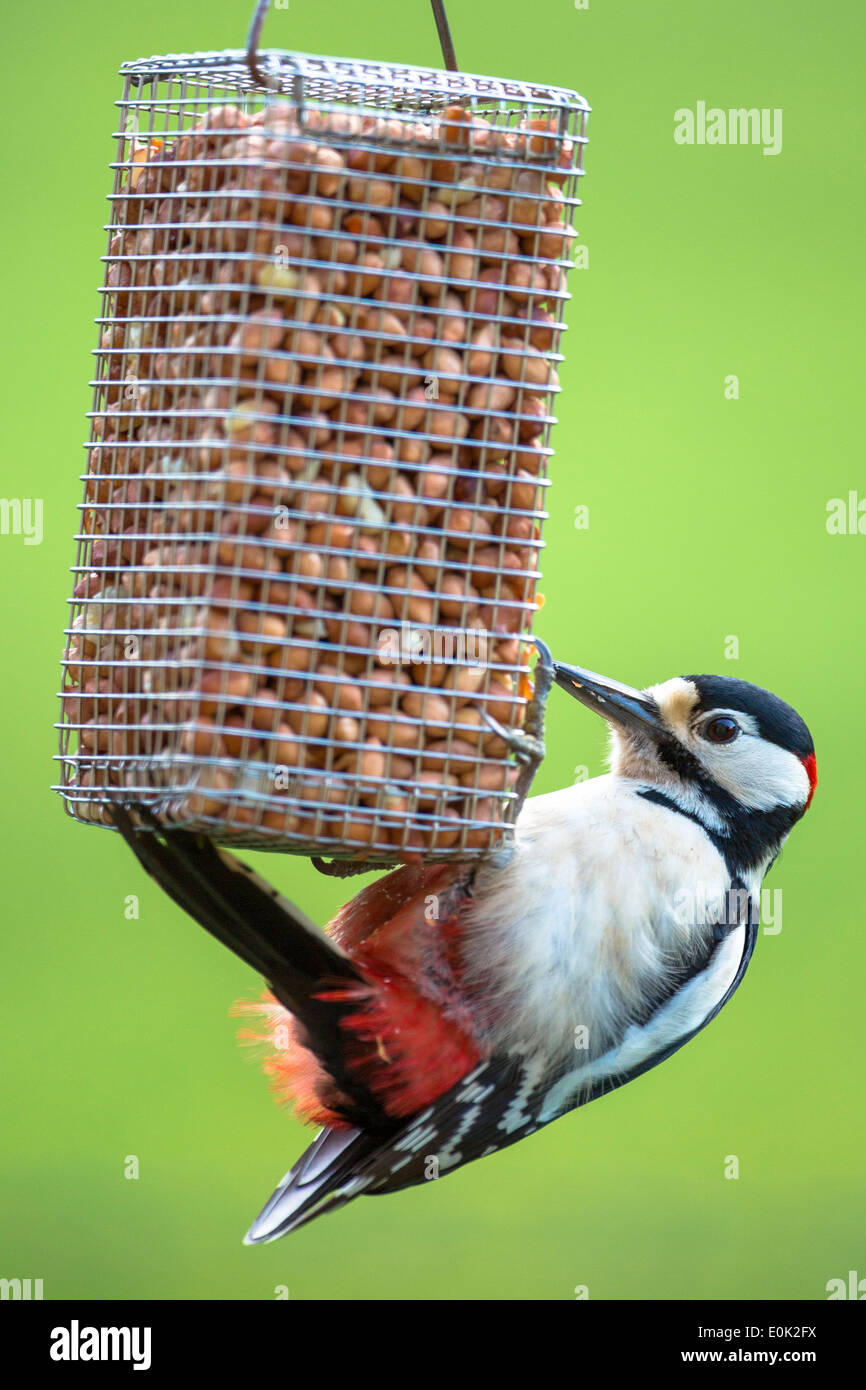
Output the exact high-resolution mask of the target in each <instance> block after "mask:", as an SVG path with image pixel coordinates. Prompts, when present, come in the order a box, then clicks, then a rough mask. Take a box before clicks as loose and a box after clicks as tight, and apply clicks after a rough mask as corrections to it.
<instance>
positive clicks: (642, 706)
mask: <svg viewBox="0 0 866 1390" xmlns="http://www.w3.org/2000/svg"><path fill="white" fill-rule="evenodd" d="M553 672H554V675H553V678H554V680H555V681H556V684H557V685H561V686H562V689H563V690H567V691H568V692H569V694H570V695H573V696H574V698H575V700H579V701H580V703H581V704H582V705H586V707H587V709H591V710H594V711H595V713H596V714H600V715H601V716H602V718H603V719H607V720H608V721H609V722H610V723H613V724H621V725H623V726H624V727H625V728H627V729H634V730H635V732H637V733H641V734H644V735H648V736H649V737H650V738H652V739H654V740H657V739H659V738H660V737H661V735H662V734H666V733H668V729H667V728H666V726H665V724H664V722H663V720H662V718H661V715H660V713H659V709H658V706H657V704H656V702H655V700H653V699H651V697H650V696H649V695H645V694H644V692H643V691H642V690H634V689H633V688H632V687H631V686H630V685H620V683H619V681H610V680H607V679H606V678H605V677H604V676H598V675H596V673H595V671H584V670H583V669H582V668H581V667H580V666H564V665H563V664H562V662H560V661H555V662H554V663H553Z"/></svg>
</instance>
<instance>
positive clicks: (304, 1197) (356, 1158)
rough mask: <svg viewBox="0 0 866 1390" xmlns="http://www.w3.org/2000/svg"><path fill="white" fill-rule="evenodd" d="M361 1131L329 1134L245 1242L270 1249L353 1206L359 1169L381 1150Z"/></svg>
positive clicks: (307, 1154)
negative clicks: (274, 1243)
mask: <svg viewBox="0 0 866 1390" xmlns="http://www.w3.org/2000/svg"><path fill="white" fill-rule="evenodd" d="M380 1142H381V1141H380V1140H378V1139H375V1138H374V1137H373V1136H372V1135H369V1134H364V1133H362V1132H361V1130H359V1129H323V1130H322V1131H321V1133H320V1134H317V1135H316V1138H315V1139H314V1140H313V1142H312V1144H311V1145H310V1147H309V1148H308V1149H305V1150H304V1152H303V1153H302V1154H301V1157H300V1158H299V1159H298V1161H297V1163H295V1164H294V1165H293V1166H292V1167H291V1168H290V1169H289V1171H288V1173H287V1174H286V1176H285V1177H284V1178H283V1180H282V1182H281V1183H280V1184H279V1185H278V1187H277V1188H276V1189H275V1191H274V1193H273V1195H272V1196H271V1197H269V1198H268V1200H267V1202H266V1203H265V1205H264V1206H263V1207H262V1210H261V1211H260V1212H259V1214H258V1216H257V1217H256V1219H255V1221H254V1222H253V1224H252V1226H251V1227H250V1229H249V1230H248V1232H247V1234H246V1235H245V1236H244V1244H245V1245H265V1244H267V1243H268V1241H272V1240H278V1239H279V1238H280V1236H285V1235H288V1234H289V1232H290V1231H296V1230H297V1229H298V1227H299V1226H305V1225H306V1224H307V1222H308V1221H312V1220H314V1219H315V1217H317V1216H322V1215H323V1214H324V1213H325V1212H326V1211H335V1210H336V1209H337V1207H342V1206H345V1204H346V1203H347V1202H351V1200H352V1198H353V1197H354V1196H357V1193H355V1192H353V1191H351V1190H347V1191H345V1192H341V1191H340V1189H341V1187H344V1186H345V1187H346V1188H349V1187H350V1185H351V1181H352V1178H353V1177H354V1174H355V1172H356V1169H357V1167H358V1165H359V1164H360V1163H362V1162H363V1161H364V1159H366V1158H369V1157H370V1155H371V1154H373V1153H375V1152H376V1150H377V1149H378V1148H379V1146H380Z"/></svg>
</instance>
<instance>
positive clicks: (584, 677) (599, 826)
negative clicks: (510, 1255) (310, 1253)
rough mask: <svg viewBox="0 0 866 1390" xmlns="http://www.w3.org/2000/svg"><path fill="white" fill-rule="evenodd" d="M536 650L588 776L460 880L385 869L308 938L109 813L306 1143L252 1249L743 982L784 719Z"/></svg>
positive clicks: (584, 1093) (703, 679)
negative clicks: (191, 921)
mask: <svg viewBox="0 0 866 1390" xmlns="http://www.w3.org/2000/svg"><path fill="white" fill-rule="evenodd" d="M538 645H539V649H540V651H541V662H540V663H539V665H540V666H542V667H543V669H544V670H545V671H546V673H547V677H548V680H549V679H550V678H551V677H552V678H553V679H555V681H556V683H557V684H558V685H559V686H561V687H562V688H564V689H565V690H567V691H568V692H569V693H570V694H572V695H573V696H575V698H576V699H578V700H579V701H580V702H581V703H582V704H584V705H586V706H588V707H589V708H590V709H593V710H595V711H597V712H598V713H599V714H601V715H602V716H603V717H604V718H605V719H606V720H607V721H608V722H609V724H610V728H611V733H612V752H611V771H610V773H609V774H608V775H607V776H602V777H597V778H595V779H593V780H590V781H585V782H580V783H577V784H576V785H574V786H569V787H566V788H565V789H563V790H562V791H558V792H554V793H552V794H551V795H547V796H538V797H533V798H532V799H531V800H529V801H528V802H527V803H526V805H525V806H524V808H523V810H522V811H521V813H520V815H519V818H518V820H517V824H516V828H515V835H514V839H513V843H512V844H511V845H510V846H509V848H508V849H507V850H505V851H503V852H502V853H501V854H499V855H498V856H496V857H494V858H491V859H490V860H487V861H484V862H483V863H481V864H480V865H479V866H477V867H476V866H474V865H472V864H465V863H464V864H454V865H451V864H447V865H439V866H426V867H425V866H418V865H406V866H404V867H402V868H399V869H397V870H395V871H394V872H393V873H390V874H389V875H388V876H386V877H384V878H382V879H380V880H378V881H377V882H375V883H373V884H372V885H371V886H369V887H367V888H365V889H363V891H362V892H360V893H359V894H358V895H357V896H356V897H355V898H354V899H353V900H352V901H351V902H349V903H348V904H347V905H346V906H345V907H344V908H342V910H341V911H340V912H339V913H338V914H337V916H336V918H335V919H334V920H333V922H331V923H330V925H329V927H328V928H327V932H328V934H327V935H323V934H322V933H321V932H320V931H319V930H318V928H317V927H316V926H315V925H314V923H313V922H311V921H310V920H309V919H308V918H307V917H305V916H304V914H303V913H302V912H301V911H299V909H298V908H297V907H295V906H294V905H293V904H292V903H290V902H288V901H286V900H285V899H283V898H282V897H281V896H280V895H279V894H278V893H277V892H276V891H275V890H274V889H272V888H270V887H269V886H268V885H267V884H266V883H264V882H263V881H262V880H261V879H260V878H259V877H258V876H257V875H256V874H254V873H253V872H252V871H251V870H250V869H249V868H247V867H246V866H245V865H244V864H242V863H240V862H239V861H238V860H237V859H236V858H234V857H233V856H232V855H230V854H227V853H224V852H222V851H220V850H218V849H216V848H215V846H214V845H213V844H211V843H210V842H209V841H208V840H207V839H206V838H204V837H203V836H200V835H197V834H194V833H191V832H188V831H183V830H178V829H172V828H170V827H169V826H167V825H164V824H161V823H160V822H158V821H156V820H155V818H154V817H153V816H151V815H150V813H148V812H147V811H145V810H144V809H143V808H139V807H136V808H134V814H135V820H133V818H132V817H131V816H130V815H129V814H128V812H127V811H126V810H124V809H123V808H121V807H115V809H114V816H115V820H116V824H117V826H118V828H119V829H120V830H121V832H122V833H123V834H124V836H125V837H126V839H127V840H128V842H129V843H130V845H131V846H132V848H133V849H134V851H135V853H136V854H137V855H138V857H139V859H140V860H141V862H142V863H143V865H144V866H145V868H146V869H148V871H149V872H150V873H151V874H152V875H153V876H154V877H155V878H156V880H157V881H158V882H159V883H160V884H161V886H162V887H163V888H164V889H165V890H166V891H167V892H168V893H169V894H170V895H171V896H172V897H173V898H174V899H175V901H176V902H178V903H179V904H180V906H181V907H183V908H185V909H186V911H187V912H189V913H190V914H191V915H192V916H193V917H194V918H195V919H196V920H197V921H198V922H200V923H201V924H202V925H203V926H204V927H206V928H207V929H208V930H209V931H210V932H212V933H213V935H214V936H216V937H217V938H218V939H219V940H220V941H222V942H224V943H225V944H226V945H228V946H229V947H231V949H232V950H234V951H235V952H237V954H238V955H240V956H241V957H242V958H243V959H244V960H245V961H247V962H248V964H250V965H251V966H252V967H253V968H254V969H255V970H257V971H259V972H260V973H261V974H262V975H263V976H264V977H265V979H266V981H267V982H268V984H269V986H270V992H269V993H268V994H267V995H266V996H265V997H264V999H263V1001H262V1003H260V1004H256V1005H248V1006H247V1007H248V1008H249V1009H251V1010H253V1011H255V1012H257V1013H258V1014H259V1015H260V1016H261V1019H262V1021H263V1027H264V1034H265V1036H266V1037H267V1039H269V1041H270V1043H271V1046H272V1049H273V1050H272V1052H271V1054H270V1056H269V1058H268V1060H267V1062H266V1069H267V1070H268V1071H269V1072H270V1074H271V1076H272V1079H273V1081H274V1084H275V1088H276V1090H277V1091H278V1093H279V1094H280V1096H281V1097H282V1098H283V1099H291V1100H292V1101H293V1103H294V1105H295V1109H296V1111H297V1112H298V1113H299V1114H300V1115H301V1116H302V1117H303V1118H304V1119H307V1120H309V1121H312V1122H315V1123H318V1124H320V1125H322V1126H323V1128H322V1130H321V1132H320V1133H319V1135H318V1136H317V1138H316V1139H315V1140H314V1141H313V1143H312V1144H311V1146H310V1147H309V1148H308V1149H307V1150H306V1152H305V1153H304V1154H303V1155H302V1156H301V1158H300V1159H299V1160H298V1161H297V1162H296V1163H295V1165H294V1166H293V1167H292V1168H291V1169H290V1171H289V1172H288V1173H287V1174H286V1176H285V1178H284V1179H283V1180H282V1182H281V1183H280V1184H279V1186H278V1187H277V1189H276V1191H275V1192H274V1194H273V1196H272V1197H271V1198H270V1200H269V1201H268V1203H267V1204H266V1206H265V1207H264V1209H263V1210H262V1212H261V1213H260V1215H259V1216H258V1217H257V1219H256V1220H255V1222H254V1223H253V1226H252V1228H251V1230H250V1232H249V1233H248V1235H247V1237H246V1240H247V1242H248V1243H250V1244H255V1243H258V1242H263V1241H270V1240H275V1239H276V1238H277V1237H278V1236H281V1235H284V1234H286V1233H287V1232H289V1231H292V1230H295V1229H297V1228H298V1227H299V1226H302V1225H304V1224H305V1223H306V1222H308V1221H310V1220H312V1219H313V1218H314V1217H315V1216H318V1215H320V1214H322V1213H323V1212H326V1211H333V1210H335V1209H336V1208H337V1207H341V1206H343V1205H345V1203H347V1202H349V1201H351V1200H352V1199H353V1198H355V1197H358V1196H360V1195H361V1194H378V1193H384V1192H395V1191H397V1190H399V1189H400V1188H403V1187H408V1186H410V1185H412V1184H415V1183H420V1182H423V1181H424V1180H425V1179H427V1178H430V1177H434V1176H439V1175H441V1174H444V1173H447V1172H451V1171H453V1170H454V1169H456V1168H458V1167H459V1166H461V1165H462V1164H464V1163H469V1162H471V1161H472V1160H473V1159H476V1158H483V1157H485V1156H486V1155H487V1154H492V1153H494V1152H495V1151H496V1150H497V1149H500V1148H503V1147H504V1146H506V1145H508V1144H513V1143H514V1142H515V1141H516V1140H518V1139H522V1138H524V1136H526V1135H529V1134H532V1133H533V1132H534V1131H535V1130H537V1129H539V1128H540V1127H541V1126H542V1125H546V1124H548V1123H549V1122H550V1121H551V1120H554V1119H556V1118H558V1117H559V1116H560V1115H563V1114H565V1113H566V1112H567V1111H569V1110H572V1109H574V1108H575V1107H576V1106H579V1105H583V1104H585V1103H586V1102H587V1101H590V1100H593V1099H595V1098H596V1097H598V1096H600V1095H602V1094H603V1093H605V1092H608V1091H610V1090H613V1089H614V1088H616V1087H618V1086H621V1085H623V1084H624V1083H625V1082H627V1081H631V1080H633V1079H634V1078H635V1077H637V1076H640V1075H641V1073H643V1072H645V1071H648V1070H649V1068H651V1067H654V1066H656V1065H657V1064H658V1063H659V1062H661V1061H664V1060H665V1059H666V1058H667V1057H670V1056H671V1054H672V1053H673V1052H675V1051H676V1050H677V1049H678V1048H680V1047H682V1046H683V1044H684V1043H686V1042H688V1041H689V1039H690V1038H692V1037H694V1035H695V1034H696V1033H697V1032H698V1031H699V1030H700V1029H702V1028H703V1027H704V1026H705V1025H706V1024H707V1023H709V1021H710V1020H711V1019H712V1018H714V1017H715V1015H716V1014H717V1013H718V1012H719V1010H720V1009H721V1008H722V1006H723V1005H724V1004H725V1003H726V1002H727V1001H728V999H730V997H731V995H732V994H733V992H734V990H735V989H736V988H737V986H738V985H739V983H740V981H741V980H742V978H743V974H744V972H745V970H746V967H747V965H748V964H749V960H750V958H751V955H752V951H753V949H754V946H755V940H756V936H757V931H758V903H759V893H760V885H761V881H762V879H763V876H764V874H765V873H766V871H767V869H768V867H769V866H770V864H772V862H773V860H774V859H775V857H776V855H777V854H778V853H779V850H780V848H781V846H782V844H783V842H784V840H785V838H786V837H787V835H788V833H789V831H790V830H791V828H792V826H793V825H794V824H795V822H796V821H797V820H799V819H800V817H801V816H802V815H803V813H804V811H805V810H806V809H807V807H808V805H809V803H810V801H811V799H812V794H813V792H814V790H815V783H816V772H815V753H814V749H813V745H812V739H811V737H810V735H809V731H808V729H807V728H806V725H805V724H804V723H803V721H802V719H800V717H799V715H797V714H796V713H795V712H794V710H793V709H791V708H790V707H789V706H788V705H786V704H784V703H783V701H782V700H780V699H778V698H777V697H776V696H775V695H771V694H769V693H768V692H767V691H765V690H760V689H758V688H757V687H756V686H754V685H749V684H747V683H746V682H745V681H740V680H733V679H730V678H728V677H723V676H685V677H682V678H675V679H673V680H669V681H666V682H665V683H664V684H662V685H656V686H652V687H650V688H649V689H647V690H643V691H641V690H634V689H631V688H629V687H628V686H624V685H620V684H618V683H617V682H615V681H611V680H605V679H603V678H602V677H600V676H597V675H595V674H594V673H592V672H590V671H585V670H582V669H581V668H579V667H576V666H566V665H562V664H559V663H553V662H552V661H551V659H550V656H549V653H548V652H547V650H546V648H544V647H543V645H542V644H540V643H539V644H538ZM536 669H537V670H538V668H536ZM130 809H131V810H132V809H133V808H130ZM136 822H137V823H136Z"/></svg>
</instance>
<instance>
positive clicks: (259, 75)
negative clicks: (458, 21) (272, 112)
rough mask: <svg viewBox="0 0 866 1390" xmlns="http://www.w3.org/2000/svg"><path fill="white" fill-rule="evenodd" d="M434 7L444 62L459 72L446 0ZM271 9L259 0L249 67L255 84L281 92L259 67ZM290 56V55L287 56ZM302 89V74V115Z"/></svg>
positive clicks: (297, 78)
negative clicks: (261, 45) (266, 18)
mask: <svg viewBox="0 0 866 1390" xmlns="http://www.w3.org/2000/svg"><path fill="white" fill-rule="evenodd" d="M430 3H431V5H432V7H433V18H434V19H435V21H436V32H437V33H438V35H439V44H440V47H441V49H442V61H443V62H444V64H445V67H446V68H447V70H448V71H449V72H457V55H456V54H455V52H454V41H453V39H452V38H451V29H450V27H449V24H448V16H447V14H446V13H445V3H444V0H430ZM269 7H270V0H257V3H256V8H255V11H254V13H253V18H252V23H251V24H250V31H249V34H248V35H247V67H248V68H249V70H250V76H251V77H252V79H253V82H254V83H255V84H256V85H257V86H259V87H268V88H269V89H270V90H271V91H281V90H282V89H281V87H280V83H279V81H278V79H277V78H275V77H274V76H273V74H272V73H269V72H266V71H265V70H264V69H263V68H261V67H260V66H259V52H258V50H259V39H260V37H261V32H262V25H263V24H264V22H265V15H266V14H267V12H268V9H269ZM286 56H288V55H286ZM301 87H302V83H301V79H300V74H299V73H298V72H296V74H295V98H296V101H297V104H298V111H299V115H300V109H301V100H302V97H303V94H302V92H301V100H299V99H298V93H299V88H301Z"/></svg>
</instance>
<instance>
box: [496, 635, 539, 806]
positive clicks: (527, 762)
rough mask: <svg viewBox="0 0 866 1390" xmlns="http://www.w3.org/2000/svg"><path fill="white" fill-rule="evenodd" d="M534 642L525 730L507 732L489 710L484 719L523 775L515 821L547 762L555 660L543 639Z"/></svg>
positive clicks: (518, 781)
mask: <svg viewBox="0 0 866 1390" xmlns="http://www.w3.org/2000/svg"><path fill="white" fill-rule="evenodd" d="M532 640H533V642H534V643H535V645H536V647H537V649H538V660H537V661H536V663H535V668H534V671H533V676H534V682H533V691H532V699H531V700H530V702H529V704H528V705H527V707H526V718H525V719H524V721H523V728H522V729H506V728H504V727H503V725H502V724H500V723H499V720H498V719H494V718H493V716H492V715H490V714H488V713H487V711H486V710H482V711H481V717H482V719H483V720H484V722H485V723H486V724H487V725H488V727H489V728H491V729H492V730H493V732H494V733H496V734H498V735H499V737H500V738H501V739H502V741H503V743H505V744H506V745H507V746H508V748H509V750H510V751H511V752H512V753H513V754H514V756H515V758H516V760H517V762H518V763H519V765H520V772H519V774H518V777H517V781H516V782H515V784H514V790H515V792H516V794H517V795H516V800H515V803H514V805H515V810H514V819H515V820H516V819H517V817H518V816H519V815H520V812H521V811H522V809H523V803H524V801H525V800H526V798H527V796H528V794H529V788H530V787H531V786H532V782H533V779H534V777H535V774H536V772H537V771H538V769H539V767H540V766H541V763H542V761H543V759H544V752H545V749H544V709H545V706H546V704H547V697H548V695H549V694H550V688H551V686H552V685H553V657H552V655H551V653H550V649H549V648H548V647H547V646H545V644H544V642H542V641H541V639H540V638H538V637H534V638H533V639H532Z"/></svg>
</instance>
